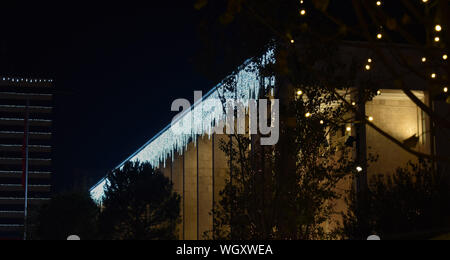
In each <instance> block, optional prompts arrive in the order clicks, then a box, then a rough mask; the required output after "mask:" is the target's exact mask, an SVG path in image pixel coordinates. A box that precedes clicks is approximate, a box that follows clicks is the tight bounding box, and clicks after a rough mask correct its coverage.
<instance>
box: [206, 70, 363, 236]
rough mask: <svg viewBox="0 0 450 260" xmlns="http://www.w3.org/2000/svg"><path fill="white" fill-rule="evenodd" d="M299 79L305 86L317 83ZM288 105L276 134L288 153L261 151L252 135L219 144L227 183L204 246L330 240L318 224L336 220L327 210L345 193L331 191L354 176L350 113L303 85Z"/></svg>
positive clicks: (281, 149) (330, 231)
mask: <svg viewBox="0 0 450 260" xmlns="http://www.w3.org/2000/svg"><path fill="white" fill-rule="evenodd" d="M336 65H338V64H337V63H330V64H328V65H327V66H326V67H327V69H331V67H332V66H336ZM261 69H264V68H261ZM302 76H303V77H305V82H311V83H312V82H318V81H317V79H316V78H312V77H309V76H308V75H307V74H302ZM232 85H233V83H231V86H227V87H231V88H232V87H233V86H232ZM266 94H267V95H268V93H266ZM290 102H291V105H290V106H289V108H290V109H291V110H289V111H287V114H288V115H289V118H290V120H289V122H287V123H289V124H290V126H289V127H284V128H283V127H282V129H283V132H282V135H284V137H285V138H286V140H288V145H286V144H285V143H280V144H279V145H277V146H273V147H267V146H261V145H259V144H260V142H259V141H258V140H259V138H260V136H257V135H253V136H251V137H249V136H243V135H237V134H236V135H231V136H230V139H229V140H228V141H224V140H222V142H221V150H222V151H223V152H224V153H225V154H226V155H227V157H228V160H229V161H228V163H229V165H230V175H229V178H228V179H227V181H226V186H225V188H224V190H223V191H222V192H221V200H220V202H219V203H218V205H216V207H215V209H214V211H213V214H214V221H215V222H214V230H212V231H211V232H209V233H208V234H207V235H208V236H209V238H214V239H232V240H235V239H238V240H255V239H277V240H280V239H281V240H292V239H331V238H337V234H336V233H335V229H334V228H333V227H331V228H328V229H326V228H325V224H326V223H330V222H333V221H334V220H336V216H338V215H339V212H337V211H336V210H335V207H334V204H335V203H336V201H337V200H338V199H340V198H341V195H343V194H344V192H342V191H341V190H339V188H338V184H339V183H340V182H343V181H345V178H346V177H349V176H351V175H352V174H354V173H355V172H356V166H357V164H356V162H355V161H354V160H353V158H352V153H351V151H352V149H353V144H351V145H348V143H347V145H346V141H347V138H348V137H349V136H348V135H347V134H345V133H346V132H347V133H348V131H347V130H346V129H345V127H344V128H343V127H342V122H345V120H346V115H347V114H348V112H349V111H348V109H346V106H345V105H344V104H343V103H342V102H340V100H339V99H337V98H336V96H334V95H332V94H330V93H329V92H328V91H326V90H321V89H320V88H316V87H315V85H313V84H310V85H309V84H307V83H306V85H305V86H303V88H302V91H301V92H298V93H297V96H296V97H295V98H292V99H291V100H290ZM290 116H293V117H290ZM269 121H270V120H269ZM250 147H251V148H250ZM286 156H289V158H288V160H286ZM286 161H288V162H287V163H288V164H291V163H293V167H292V168H290V166H289V165H288V166H287V165H286ZM364 166H365V165H364Z"/></svg>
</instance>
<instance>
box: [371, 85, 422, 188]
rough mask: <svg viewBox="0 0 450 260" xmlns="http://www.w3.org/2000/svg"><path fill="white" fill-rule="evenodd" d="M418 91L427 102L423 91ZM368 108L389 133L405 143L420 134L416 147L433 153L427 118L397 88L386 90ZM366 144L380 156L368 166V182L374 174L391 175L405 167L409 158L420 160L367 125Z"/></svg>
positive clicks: (375, 119)
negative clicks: (399, 168)
mask: <svg viewBox="0 0 450 260" xmlns="http://www.w3.org/2000/svg"><path fill="white" fill-rule="evenodd" d="M415 94H416V96H417V97H419V98H420V99H421V100H422V101H423V102H425V95H424V93H423V92H416V93H415ZM366 110H367V115H368V116H373V117H374V123H375V124H376V125H377V126H378V127H380V128H381V129H383V130H384V131H386V132H387V133H388V134H390V135H392V136H393V137H395V138H396V139H397V140H400V141H402V142H403V141H405V140H407V139H409V138H411V137H413V136H414V135H415V136H418V137H419V142H418V144H417V147H415V148H416V150H418V151H420V152H424V153H430V140H429V139H430V135H429V133H428V130H427V129H429V127H427V125H428V124H429V123H428V122H427V121H428V120H426V118H424V117H423V114H422V112H421V110H420V109H419V108H418V107H417V106H416V105H415V104H414V103H413V102H412V101H411V100H410V99H408V98H407V97H406V96H405V95H404V94H403V93H401V92H400V91H396V90H394V91H393V90H383V91H382V94H381V95H380V96H377V97H375V99H374V100H373V101H372V102H369V103H368V104H367V105H366ZM367 146H368V153H372V154H374V155H377V156H379V159H378V161H377V162H375V163H372V164H371V165H370V166H369V171H368V174H369V175H368V176H369V181H370V177H371V176H372V177H373V175H374V174H392V173H394V172H395V170H396V169H397V168H398V167H404V166H406V165H407V163H408V162H409V161H412V162H417V158H415V157H414V156H413V155H411V154H410V153H408V152H406V151H405V150H403V149H402V148H400V147H399V146H398V145H396V144H394V143H392V142H391V141H390V140H388V139H386V138H385V137H383V136H382V135H381V134H379V133H378V132H376V131H375V130H374V129H372V128H371V127H367Z"/></svg>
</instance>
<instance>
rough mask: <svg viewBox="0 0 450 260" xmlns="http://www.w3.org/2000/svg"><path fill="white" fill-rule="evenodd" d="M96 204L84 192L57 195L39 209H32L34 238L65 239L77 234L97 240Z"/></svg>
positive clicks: (32, 235)
mask: <svg viewBox="0 0 450 260" xmlns="http://www.w3.org/2000/svg"><path fill="white" fill-rule="evenodd" d="M98 213H99V208H98V206H97V205H96V204H95V203H94V201H93V200H92V199H91V198H90V196H89V194H88V193H87V192H85V193H81V192H70V193H65V194H60V195H56V196H55V197H53V198H52V199H51V201H50V202H49V203H48V204H46V205H44V206H42V208H40V209H36V210H35V211H32V215H33V217H32V219H33V221H32V222H31V223H32V224H33V225H30V232H31V239H33V240H66V239H67V238H68V237H69V236H71V235H77V236H79V237H80V238H81V239H82V240H94V239H97V238H98V237H97V217H98Z"/></svg>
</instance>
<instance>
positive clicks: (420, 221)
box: [344, 161, 450, 239]
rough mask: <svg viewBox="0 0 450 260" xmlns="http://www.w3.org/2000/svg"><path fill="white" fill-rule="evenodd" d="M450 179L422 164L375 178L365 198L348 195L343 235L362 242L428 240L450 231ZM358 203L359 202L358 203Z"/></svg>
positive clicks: (428, 165)
mask: <svg viewBox="0 0 450 260" xmlns="http://www.w3.org/2000/svg"><path fill="white" fill-rule="evenodd" d="M449 187H450V179H449V177H448V175H446V174H443V172H441V171H436V170H434V169H433V167H432V165H430V164H429V163H426V162H424V161H422V162H420V163H418V164H413V163H410V164H409V165H408V166H407V167H405V168H399V169H398V170H397V172H396V173H395V174H394V175H392V176H389V175H377V176H374V177H373V179H372V181H371V185H370V189H369V192H368V194H367V197H365V198H364V201H362V203H358V200H357V199H356V197H355V196H354V195H353V193H352V194H350V196H349V198H348V202H349V205H350V208H349V211H348V212H347V213H346V214H345V215H344V234H345V236H346V237H347V238H349V239H365V238H367V234H371V233H372V234H377V235H379V236H381V237H382V238H383V239H424V238H425V239H427V238H428V239H429V238H431V237H433V236H437V235H441V234H443V233H445V232H446V233H448V232H449V231H450V189H449ZM359 202H361V201H359Z"/></svg>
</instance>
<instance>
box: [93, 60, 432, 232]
mask: <svg viewBox="0 0 450 260" xmlns="http://www.w3.org/2000/svg"><path fill="white" fill-rule="evenodd" d="M265 59H273V53H271V52H268V53H267V54H266V56H264V57H263V58H262V60H263V61H264V60H265ZM252 62H253V61H248V62H247V63H246V64H244V66H243V67H241V68H240V69H239V70H238V71H237V72H236V73H235V74H233V75H232V76H231V79H233V80H232V81H234V82H236V84H235V88H232V89H229V88H227V85H226V82H229V79H230V78H228V80H225V81H224V82H223V83H222V84H219V85H218V86H217V87H215V88H214V89H213V90H212V91H211V92H210V93H208V94H207V95H205V97H204V98H203V100H208V99H209V98H217V97H219V96H225V97H235V96H237V97H238V98H240V99H243V100H246V99H249V98H252V97H258V92H259V89H260V88H261V87H265V88H270V87H272V86H274V84H275V79H273V78H265V79H260V77H259V75H258V72H257V71H254V70H251V69H250V68H252V67H253V65H252ZM415 93H416V95H417V96H418V97H420V98H421V99H422V100H424V101H426V97H425V94H424V93H423V92H420V91H417V92H415ZM366 109H367V115H368V116H372V117H373V119H374V122H375V123H376V124H377V125H379V126H380V127H381V128H382V129H386V130H387V132H388V133H389V134H392V135H393V136H394V137H396V138H399V139H400V140H406V139H408V138H411V137H412V136H413V135H417V136H419V139H420V140H419V141H418V143H417V149H419V150H421V151H428V152H429V150H430V149H429V146H430V140H429V138H430V137H429V135H428V134H427V128H428V127H427V125H428V124H429V122H427V119H426V118H425V117H424V116H423V115H422V114H421V113H420V110H419V109H418V108H417V107H416V106H415V105H414V104H413V103H412V102H411V101H410V100H409V99H408V98H407V97H406V96H405V95H404V94H403V93H402V92H401V91H400V90H389V89H382V90H381V93H380V95H379V96H377V97H375V99H374V100H373V101H372V102H369V103H367V105H366ZM191 113H199V114H200V115H201V116H200V117H197V118H198V121H196V120H194V123H193V125H192V128H191V129H190V131H191V132H190V134H188V135H184V136H174V135H173V134H172V132H171V131H170V129H171V127H173V126H170V125H169V126H168V127H167V128H166V129H164V130H163V131H162V132H161V133H160V134H158V135H157V136H155V137H154V138H153V139H152V140H150V141H149V142H148V143H147V144H146V145H145V146H144V147H143V148H142V149H141V150H139V151H137V152H136V153H135V154H133V155H132V156H131V157H130V158H129V159H127V160H126V161H135V160H139V161H147V162H150V163H151V164H152V165H153V166H154V167H157V168H159V169H161V171H162V172H163V173H164V175H165V176H166V177H167V178H169V179H170V180H172V182H173V183H174V189H175V191H176V192H177V193H179V194H180V195H181V196H182V201H181V215H182V223H181V224H180V226H179V238H180V239H186V240H197V239H204V237H203V234H204V232H206V231H210V230H211V229H212V223H213V220H214V217H215V216H214V215H212V214H211V213H212V208H213V205H214V204H215V203H218V201H219V200H220V192H221V190H223V188H224V185H225V181H226V179H227V177H228V176H229V167H228V165H227V164H228V162H227V161H228V159H227V158H226V156H225V154H224V152H223V151H222V150H221V149H220V148H219V146H220V141H221V140H228V138H229V137H228V136H226V135H211V125H212V122H214V121H215V120H223V116H224V115H223V112H222V111H208V110H206V111H198V110H196V108H194V109H193V110H192V112H191ZM185 118H188V120H191V117H189V115H188V114H187V115H185ZM179 122H182V120H180V121H179ZM205 123H206V124H205ZM197 133H201V134H200V135H198V134H197ZM348 134H349V135H352V134H353V133H352V132H349V133H348ZM199 136H200V137H199ZM367 140H368V147H370V148H369V149H368V151H367V153H376V154H379V155H380V160H379V161H378V162H377V163H376V164H373V165H371V166H370V168H369V169H368V174H369V177H370V176H371V175H373V174H376V173H389V172H392V170H393V169H395V168H396V167H400V166H404V165H406V163H407V162H408V161H409V160H414V158H413V157H411V156H410V155H409V154H408V153H406V152H405V151H403V150H400V148H398V147H397V146H396V145H395V144H393V143H391V142H390V141H388V140H386V139H385V138H384V137H382V136H380V135H379V134H377V133H376V132H374V131H373V130H371V129H369V128H368V129H367ZM197 141H198V143H197ZM122 165H123V164H121V165H119V166H118V167H121V166H122ZM105 183H106V180H101V181H100V182H99V183H98V184H97V185H95V186H94V187H93V188H92V189H91V195H92V197H93V198H94V199H95V200H97V201H98V202H100V201H101V199H102V196H103V189H104V186H105ZM340 185H341V186H342V187H340V188H342V189H346V190H348V189H349V187H350V185H352V183H350V181H344V182H342V183H341V184H340ZM336 204H337V206H336V209H337V210H345V208H346V205H345V204H344V203H343V201H338V202H337V203H336ZM330 227H331V226H330Z"/></svg>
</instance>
